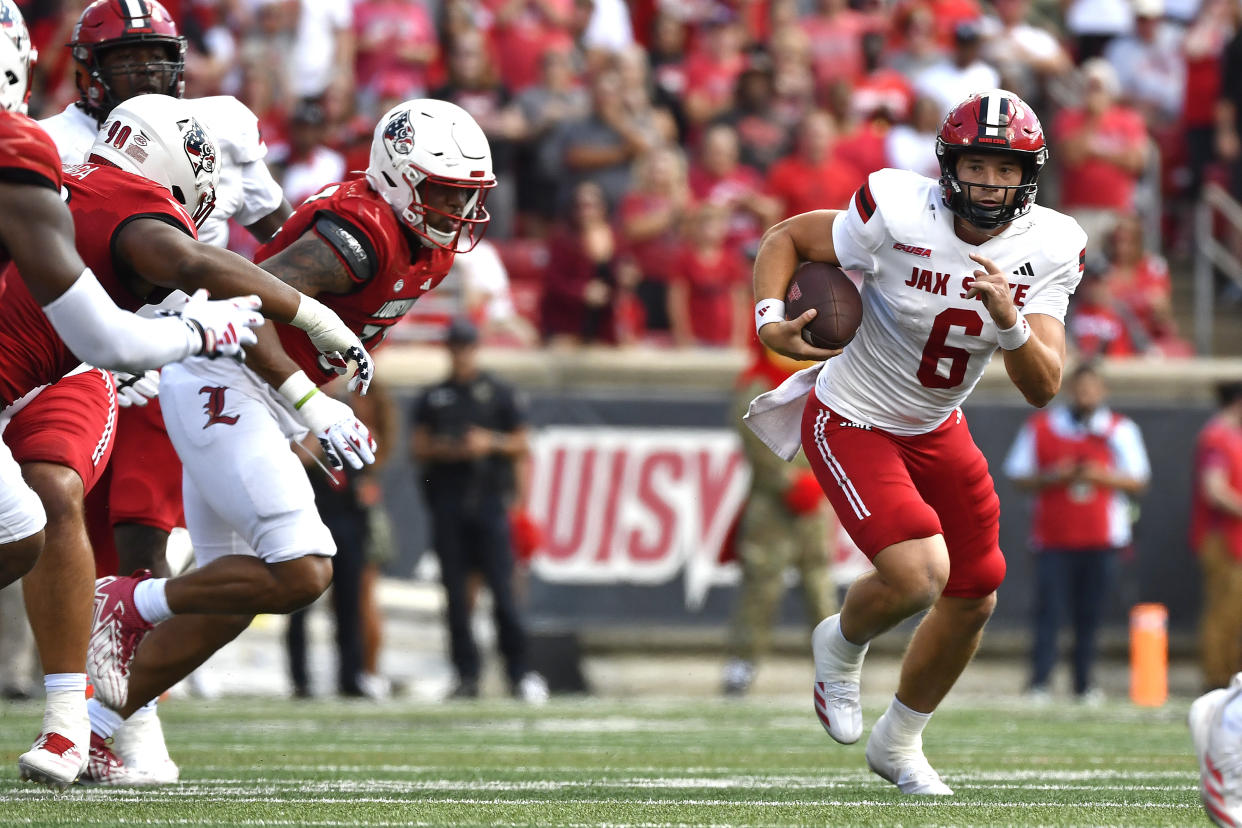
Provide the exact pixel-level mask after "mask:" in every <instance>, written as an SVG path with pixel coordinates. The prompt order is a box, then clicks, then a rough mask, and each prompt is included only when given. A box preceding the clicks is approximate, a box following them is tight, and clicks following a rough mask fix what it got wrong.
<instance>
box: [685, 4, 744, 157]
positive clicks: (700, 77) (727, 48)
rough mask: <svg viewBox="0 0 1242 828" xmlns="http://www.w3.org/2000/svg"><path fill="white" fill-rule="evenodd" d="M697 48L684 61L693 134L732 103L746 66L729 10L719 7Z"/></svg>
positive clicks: (740, 32)
mask: <svg viewBox="0 0 1242 828" xmlns="http://www.w3.org/2000/svg"><path fill="white" fill-rule="evenodd" d="M701 35H702V36H701V38H700V44H699V48H697V49H695V51H694V52H693V53H692V54H691V55H690V57H689V59H687V60H686V92H685V98H684V100H685V106H686V118H687V121H688V122H689V125H690V129H691V136H692V138H693V134H694V131H695V130H696V129H698V128H699V127H702V126H703V125H704V124H707V123H709V122H710V121H711V120H713V119H714V118H716V117H717V116H719V115H721V114H723V113H724V112H725V111H727V110H728V109H729V107H730V106H731V105H732V103H733V87H734V85H735V84H736V83H737V76H738V75H740V74H741V73H742V69H743V68H744V67H745V66H746V55H745V54H744V53H743V52H742V46H743V30H742V27H741V25H739V23H738V21H737V20H736V17H735V15H734V13H733V11H732V10H730V9H727V8H725V7H723V6H722V7H720V9H719V12H718V13H717V14H715V15H713V16H712V17H710V18H709V19H708V20H706V21H705V25H704V27H703V30H702V32H701Z"/></svg>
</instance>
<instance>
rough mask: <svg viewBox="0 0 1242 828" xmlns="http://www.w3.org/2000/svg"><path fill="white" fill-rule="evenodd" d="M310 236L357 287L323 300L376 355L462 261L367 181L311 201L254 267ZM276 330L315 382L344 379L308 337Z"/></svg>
mask: <svg viewBox="0 0 1242 828" xmlns="http://www.w3.org/2000/svg"><path fill="white" fill-rule="evenodd" d="M307 233H313V234H315V235H316V236H318V237H319V238H320V239H322V240H323V241H324V242H326V243H327V244H328V246H329V247H330V248H331V249H332V250H333V252H335V253H336V255H337V256H338V257H339V258H340V260H341V261H342V263H344V264H345V268H346V270H347V271H348V272H349V274H350V278H352V279H353V280H354V282H355V283H356V284H355V287H354V289H353V290H352V291H350V292H349V293H344V294H341V293H321V294H319V296H318V297H317V298H318V299H319V301H321V302H323V303H324V304H325V305H327V306H328V307H330V308H331V309H332V310H333V311H335V312H336V313H337V315H338V316H340V317H341V321H342V322H344V323H345V324H346V325H347V326H349V329H350V330H352V331H353V332H354V333H356V334H357V335H358V336H359V338H360V339H361V340H362V344H363V345H364V346H365V347H366V348H367V350H368V351H370V352H371V353H374V352H375V350H376V349H377V348H378V347H379V346H380V345H381V344H382V343H383V341H384V337H385V336H387V335H388V330H389V329H390V328H391V327H392V326H393V325H395V324H396V323H397V322H398V321H399V320H400V319H401V317H402V316H404V315H405V312H406V311H408V310H409V309H410V308H411V307H412V306H413V305H414V302H415V301H417V299H418V297H420V296H422V295H423V294H424V293H426V292H427V291H429V290H431V289H432V288H434V287H435V286H436V285H438V284H440V282H441V281H442V280H443V279H444V277H445V276H446V275H447V274H448V272H449V268H450V267H452V266H453V256H454V255H456V254H454V253H453V251H451V250H442V249H440V248H438V247H437V248H431V247H426V246H424V245H423V243H422V241H421V240H420V239H419V238H418V237H417V236H415V235H414V234H413V233H411V232H410V231H409V230H408V229H407V228H406V227H405V225H404V224H402V223H401V220H400V219H399V218H397V214H396V213H394V212H393V210H392V208H391V207H389V206H388V202H386V201H384V199H383V198H382V197H381V196H380V195H379V193H377V192H375V191H374V190H372V189H371V186H370V185H369V184H368V183H367V182H366V181H365V180H364V179H358V180H355V181H348V182H345V183H343V184H332V185H330V186H328V187H324V188H323V189H322V190H320V191H319V192H318V193H316V194H315V195H313V196H311V197H310V198H308V199H306V201H304V202H302V204H301V206H299V207H298V209H297V210H295V211H294V213H293V215H291V216H290V217H289V218H288V220H286V221H285V223H284V225H283V226H282V227H281V228H280V232H279V233H277V234H276V236H275V237H274V238H272V239H271V240H270V241H269V242H267V244H265V245H263V246H262V247H260V248H259V252H258V254H257V255H256V256H255V259H254V260H255V261H256V262H262V261H264V260H266V259H270V258H271V257H272V256H275V255H276V254H277V253H279V252H280V251H282V250H284V249H285V248H286V247H288V246H289V245H291V244H293V243H294V242H295V241H297V240H298V239H300V238H302V237H303V236H304V235H306V234H307ZM276 330H277V333H279V334H280V342H281V345H283V346H284V349H285V353H287V354H289V356H290V357H292V359H293V360H294V362H296V363H297V364H298V367H299V368H301V369H302V370H303V371H305V372H306V375H307V376H308V377H311V378H312V379H314V380H315V382H317V383H319V384H320V385H323V384H324V383H327V382H330V381H331V380H332V379H334V378H335V377H336V372H335V371H332V370H331V369H330V368H329V367H326V366H325V365H324V364H323V363H321V362H320V355H319V352H318V351H317V350H315V346H314V345H313V344H312V343H311V341H310V339H308V338H307V337H306V334H304V333H303V332H302V331H300V330H298V329H297V328H294V327H292V326H290V325H279V324H278V325H277V326H276Z"/></svg>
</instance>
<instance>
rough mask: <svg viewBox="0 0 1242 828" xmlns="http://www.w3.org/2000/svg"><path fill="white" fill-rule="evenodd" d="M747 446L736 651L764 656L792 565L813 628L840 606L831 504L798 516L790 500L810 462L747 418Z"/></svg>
mask: <svg viewBox="0 0 1242 828" xmlns="http://www.w3.org/2000/svg"><path fill="white" fill-rule="evenodd" d="M766 390H767V389H766V388H765V387H763V386H754V387H749V388H744V389H742V390H741V391H739V393H738V397H737V400H736V401H735V406H734V413H735V415H736V419H735V422H737V423H739V424H741V416H742V414H743V413H745V411H746V405H747V404H749V402H750V400H751V399H752V398H753V397H755V396H757V395H758V394H760V393H762V392H763V391H766ZM741 429H742V446H743V449H744V451H745V454H746V459H747V461H748V462H749V463H750V466H751V474H752V480H751V490H750V494H749V496H748V498H747V501H746V507H745V509H744V511H743V513H742V520H741V525H740V526H739V531H738V544H737V554H738V559H739V562H740V563H741V566H742V582H741V587H740V589H739V592H738V602H737V606H736V607H735V611H734V616H733V622H732V625H731V628H730V634H729V655H730V656H732V657H734V658H740V659H743V660H746V661H750V662H752V663H753V662H757V661H758V660H759V659H760V658H761V657H762V656H763V655H764V654H765V653H766V652H767V650H768V648H769V645H770V643H771V634H772V626H773V624H774V622H775V621H776V614H777V610H778V609H779V607H780V603H781V598H782V596H783V595H784V593H785V572H786V570H788V569H789V568H790V567H791V566H792V567H794V568H796V570H797V572H798V574H799V576H800V579H801V583H802V594H803V603H804V604H805V606H806V613H807V623H808V625H809V626H808V630H807V636H808V641H809V637H810V630H811V629H813V628H814V627H815V625H816V624H818V623H819V622H820V621H821V620H822V619H823V618H825V617H827V616H829V615H831V614H832V613H834V612H835V611H836V590H835V588H834V586H833V583H832V579H831V577H830V575H829V572H828V561H829V555H828V541H829V538H828V534H827V532H828V528H829V526H830V522H829V520H828V517H829V516H830V515H831V507H830V506H829V505H828V502H827V500H826V499H825V501H824V503H823V507H822V509H820V510H819V511H816V512H813V513H811V514H807V515H801V516H798V515H794V514H793V513H792V512H790V511H789V508H788V507H787V506H786V505H785V490H786V489H787V488H788V486H789V481H790V479H791V476H792V475H793V474H796V473H798V472H800V471H801V470H803V469H805V468H806V467H807V464H806V461H805V459H804V458H803V457H802V456H801V455H799V456H798V458H797V461H796V465H795V464H789V463H786V462H784V461H783V460H781V459H780V458H778V457H776V455H774V454H772V452H771V451H769V450H768V448H767V447H766V446H765V445H763V443H761V442H759V440H758V439H757V438H756V437H755V436H754V435H753V434H751V432H750V430H749V429H748V428H746V426H745V425H741Z"/></svg>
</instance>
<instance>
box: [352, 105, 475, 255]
mask: <svg viewBox="0 0 1242 828" xmlns="http://www.w3.org/2000/svg"><path fill="white" fill-rule="evenodd" d="M367 181H368V182H370V184H371V187H372V188H373V189H374V190H375V191H376V192H377V193H379V194H380V195H381V196H383V198H384V200H385V201H387V202H388V204H389V206H390V207H392V209H393V210H394V211H396V213H397V215H398V216H400V217H401V220H402V221H403V222H404V223H405V224H406V226H407V227H409V228H410V230H411V231H413V232H414V233H415V234H416V235H418V236H419V237H420V238H421V239H422V240H423V243H424V244H426V245H428V246H431V247H440V248H443V249H445V250H456V251H459V252H463V253H464V252H466V251H468V250H473V249H474V246H475V245H476V244H478V243H479V241H480V240H481V239H482V238H483V234H484V233H485V232H486V231H487V223H488V222H489V221H490V220H491V216H489V215H488V214H487V209H486V208H485V207H484V206H483V202H484V201H485V200H486V198H487V191H488V190H490V189H491V188H492V187H495V186H496V176H495V174H494V173H493V172H492V151H491V149H490V148H489V146H488V143H487V136H486V135H484V134H483V130H482V129H480V128H479V125H478V124H477V123H475V121H474V118H472V117H470V113H468V112H466V110H464V109H462V108H461V107H460V106H457V105H456V104H451V103H449V102H448V101H439V100H435V99H432V98H415V99H414V100H409V101H406V102H405V103H401V104H398V105H397V106H394V107H393V108H392V109H390V110H388V111H387V112H386V113H384V117H382V118H380V120H379V123H378V124H376V126H375V136H374V138H373V139H372V141H371V163H370V165H369V166H368V167H367ZM423 182H430V183H432V184H439V185H441V186H446V187H454V188H459V189H462V190H465V191H468V195H469V197H468V199H467V200H466V202H465V205H464V206H463V207H462V209H461V211H460V212H459V213H449V212H446V211H444V210H439V209H436V208H435V207H432V206H430V205H428V204H427V203H426V200H425V197H424V194H423V193H421V192H420V191H419V187H420V185H421V184H422V183H423ZM432 216H447V217H449V218H450V219H452V220H453V222H454V228H455V229H454V230H452V231H451V232H446V231H444V230H438V229H436V228H435V227H433V226H432V224H431V222H430V221H428V218H429V217H432Z"/></svg>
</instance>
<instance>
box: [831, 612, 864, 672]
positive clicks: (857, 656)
mask: <svg viewBox="0 0 1242 828" xmlns="http://www.w3.org/2000/svg"><path fill="white" fill-rule="evenodd" d="M869 646H871V642H867V643H866V644H855V643H854V642H853V641H850V640H849V639H848V638H846V637H845V633H843V632H841V618H840V616H837V626H836V629H835V630H834V631H833V634H832V635H830V636H828V647H829V649H831V650H832V653H833V655H835V656H836V657H837V658H839V659H841V660H842V661H844V662H846V663H848V664H861V663H862V660H863V656H865V655H866V654H867V647H869Z"/></svg>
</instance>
